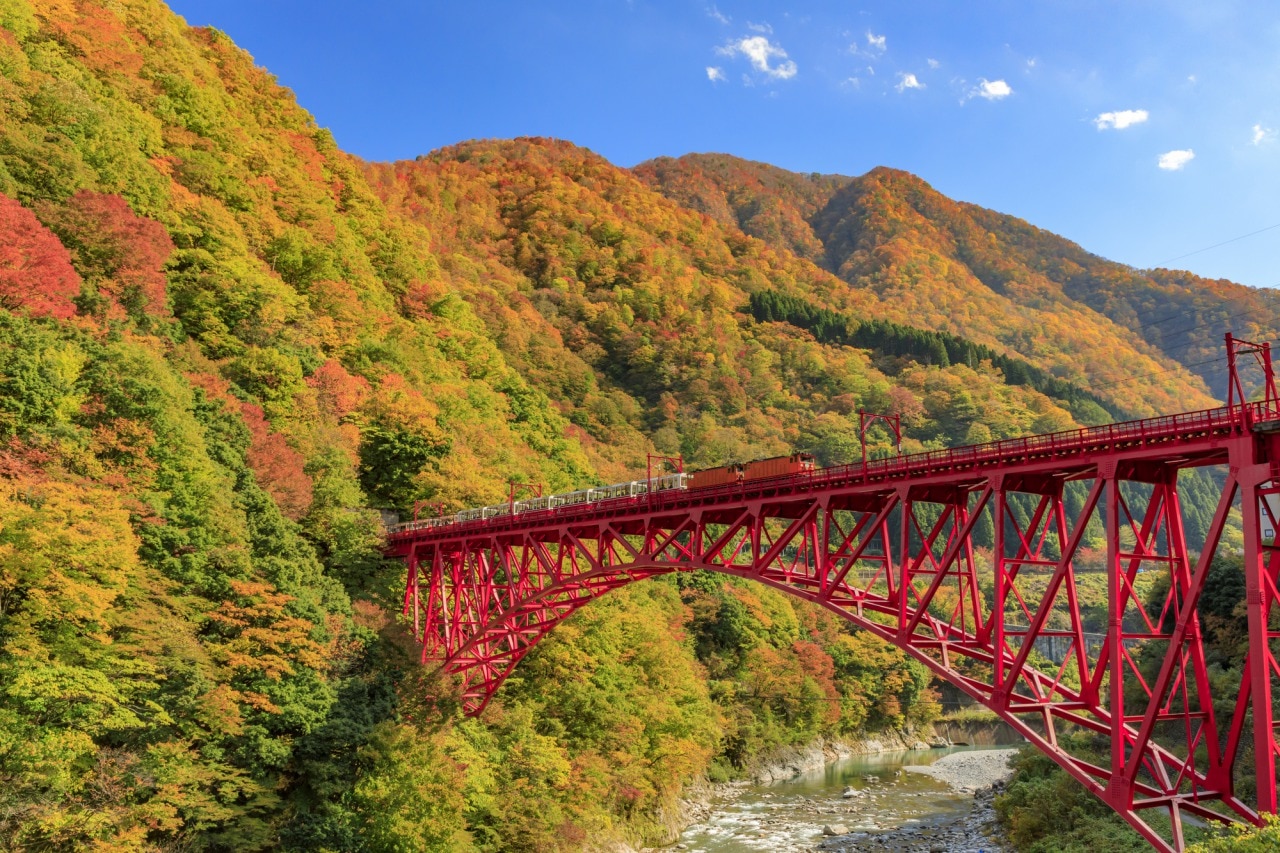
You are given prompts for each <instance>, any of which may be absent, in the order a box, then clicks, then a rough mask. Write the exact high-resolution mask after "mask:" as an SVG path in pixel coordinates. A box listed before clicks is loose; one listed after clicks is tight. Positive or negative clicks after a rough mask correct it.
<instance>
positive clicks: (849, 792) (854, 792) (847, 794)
mask: <svg viewBox="0 0 1280 853" xmlns="http://www.w3.org/2000/svg"><path fill="white" fill-rule="evenodd" d="M840 796H842V797H844V798H845V799H846V800H851V799H853V798H854V797H861V796H862V792H861V791H859V790H858V789H857V788H855V787H853V786H852V785H850V786H849V787H847V788H845V789H844V793H843V794H841V795H840Z"/></svg>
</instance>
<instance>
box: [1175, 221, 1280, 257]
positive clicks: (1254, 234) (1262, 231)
mask: <svg viewBox="0 0 1280 853" xmlns="http://www.w3.org/2000/svg"><path fill="white" fill-rule="evenodd" d="M1276 228H1280V222H1277V223H1276V224H1275V225H1268V226H1267V227H1266V228H1259V229H1258V230H1257V231H1250V232H1249V233H1248V234H1241V235H1240V236H1239V237H1232V238H1231V239H1230V240H1223V241H1222V242H1221V243H1214V244H1213V245H1212V246H1205V247H1204V248H1203V249H1196V250H1195V251H1194V252H1187V253H1186V254H1185V255H1178V257H1176V258H1170V259H1169V260H1167V261H1160V262H1159V263H1157V264H1156V266H1158V267H1162V266H1164V265H1165V264H1171V263H1173V262H1174V261H1180V260H1182V259H1183V258H1189V257H1191V256H1192V255H1198V254H1200V253H1201V252H1207V251H1209V250H1210V249H1216V248H1218V247H1219V246H1225V245H1227V244H1228V243H1234V242H1236V241H1237V240H1243V239H1245V238H1246V237H1256V236H1257V235H1259V234H1262V233H1264V232H1267V231H1272V230H1274V229H1276Z"/></svg>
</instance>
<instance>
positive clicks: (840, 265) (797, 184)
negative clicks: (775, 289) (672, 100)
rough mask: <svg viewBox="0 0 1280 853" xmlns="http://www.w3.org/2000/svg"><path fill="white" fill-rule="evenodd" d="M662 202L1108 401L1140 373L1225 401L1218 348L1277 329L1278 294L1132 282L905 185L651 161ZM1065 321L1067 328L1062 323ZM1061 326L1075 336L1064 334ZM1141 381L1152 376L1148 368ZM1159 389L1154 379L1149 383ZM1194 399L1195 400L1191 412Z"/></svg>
mask: <svg viewBox="0 0 1280 853" xmlns="http://www.w3.org/2000/svg"><path fill="white" fill-rule="evenodd" d="M634 171H635V173H636V174H637V175H639V176H640V177H641V178H642V179H643V180H645V181H646V182H647V183H648V184H650V185H651V186H654V187H657V188H658V189H660V190H661V191H662V192H663V193H664V194H665V195H667V196H668V197H669V198H671V199H673V200H675V201H678V202H680V203H681V204H683V205H686V206H688V207H690V208H692V209H695V210H699V211H701V212H704V213H706V214H707V215H709V216H711V217H713V218H714V219H716V220H717V221H718V222H721V223H725V224H729V225H733V226H736V227H738V228H741V229H742V230H743V231H744V232H746V233H747V234H750V235H752V236H754V237H757V238H759V239H761V240H763V241H765V242H767V243H769V244H770V245H773V246H776V247H780V248H786V249H789V250H791V251H793V252H795V253H796V254H798V255H801V256H803V257H806V258H808V259H810V260H812V261H814V262H815V263H816V264H818V265H820V266H822V267H823V268H824V269H827V270H829V271H831V272H833V273H835V274H837V275H839V276H840V277H841V278H842V279H844V280H845V281H847V282H848V283H849V284H851V285H854V286H855V287H857V288H859V289H869V290H872V291H874V292H875V293H877V294H878V295H879V296H880V297H881V299H882V300H883V301H884V302H885V303H886V304H887V305H891V306H893V308H892V309H891V310H895V311H905V312H906V313H903V314H901V315H900V316H910V317H914V318H917V321H919V320H923V321H924V322H925V324H927V325H928V326H929V327H930V328H936V329H941V330H945V331H949V332H953V333H955V334H959V335H965V336H968V337H971V338H974V339H975V340H977V341H979V342H981V343H987V344H997V343H998V344H1001V345H1003V346H1004V347H1007V348H1009V349H1011V350H1013V351H1014V352H1017V353H1021V354H1022V355H1024V356H1027V357H1029V358H1031V359H1033V360H1035V361H1036V362H1037V363H1040V364H1041V365H1042V366H1044V367H1046V368H1050V369H1055V370H1057V371H1059V372H1061V373H1062V375H1064V376H1073V377H1075V378H1079V377H1080V375H1081V374H1080V373H1072V368H1071V363H1072V361H1074V360H1077V359H1079V358H1080V357H1081V356H1082V355H1086V354H1087V353H1088V352H1089V351H1090V350H1091V349H1092V348H1093V347H1095V346H1101V347H1102V348H1103V352H1101V353H1100V354H1099V355H1098V357H1097V358H1095V359H1091V360H1090V361H1088V362H1087V363H1084V364H1082V365H1081V366H1082V368H1083V372H1084V374H1087V376H1088V379H1087V381H1085V382H1083V384H1084V385H1086V386H1087V387H1089V388H1092V389H1096V390H1097V391H1098V393H1100V394H1104V395H1105V394H1107V393H1108V392H1112V393H1114V390H1113V389H1114V388H1116V387H1117V386H1118V385H1121V384H1123V385H1124V386H1125V387H1126V391H1125V392H1124V393H1127V388H1128V387H1131V385H1132V383H1128V382H1124V381H1123V380H1125V379H1127V378H1128V377H1129V376H1134V375H1144V376H1145V375H1147V374H1149V373H1150V372H1151V370H1150V369H1149V367H1150V365H1149V363H1146V362H1143V363H1138V362H1132V361H1128V360H1127V359H1129V358H1130V357H1131V356H1130V353H1129V352H1128V351H1127V350H1126V347H1128V346H1132V347H1134V348H1135V349H1137V350H1138V351H1140V352H1143V353H1146V354H1150V355H1156V356H1157V357H1161V356H1162V357H1163V362H1162V363H1164V364H1165V365H1166V366H1167V365H1171V364H1173V363H1181V364H1183V365H1186V366H1187V369H1188V370H1190V371H1192V372H1194V373H1195V374H1197V375H1198V376H1200V377H1201V378H1202V379H1203V380H1204V381H1205V382H1206V383H1207V384H1208V386H1209V388H1210V390H1211V393H1212V394H1213V395H1215V396H1217V397H1221V396H1223V395H1224V394H1225V393H1226V380H1225V371H1224V370H1223V366H1222V364H1221V363H1220V362H1211V363H1207V362H1210V360H1212V359H1215V358H1217V357H1220V356H1221V355H1222V354H1223V351H1222V334H1223V332H1224V331H1225V330H1227V329H1228V328H1230V329H1233V330H1234V331H1235V332H1236V334H1237V335H1239V336H1240V337H1246V338H1247V337H1250V336H1255V335H1256V336H1263V337H1265V336H1268V335H1271V334H1274V332H1275V330H1276V329H1277V328H1280V293H1277V291H1275V290H1257V289H1254V288H1250V287H1245V286H1243V285H1239V284H1235V283H1232V282H1229V281H1211V280H1208V279H1204V278H1200V277H1198V276H1194V275H1191V274H1190V273H1185V272H1180V271H1176V270H1167V269H1156V270H1134V269H1132V268H1130V267H1126V266H1123V265H1121V264H1116V263H1113V262H1111V261H1107V260H1105V259H1103V258H1099V257H1097V256H1096V255H1091V254H1089V253H1088V252H1086V251H1085V250H1084V249H1082V248H1081V247H1079V246H1077V245H1075V244H1074V243H1072V242H1070V241H1069V240H1065V239H1063V238H1061V237H1058V236H1057V235H1054V234H1051V233H1049V232H1047V231H1043V230H1041V229H1039V228H1036V227H1035V226H1033V225H1031V224H1029V223H1027V222H1025V221H1023V220H1020V219H1017V218H1015V217H1012V216H1006V215H1004V214H1000V213H996V212H995V211H992V210H986V209H984V208H981V207H977V206H976V205H972V204H964V203H961V202H955V201H952V200H950V199H948V198H946V197H944V196H942V195H941V194H939V193H938V192H936V191H934V190H933V189H932V188H931V187H930V186H929V185H928V184H926V183H925V182H924V181H922V180H920V179H919V178H917V177H915V176H914V175H910V174H907V173H905V172H900V171H897V170H893V169H885V168H878V169H873V170H872V171H870V172H868V173H867V174H865V175H863V176H861V177H857V178H846V177H840V176H832V175H816V174H815V175H799V174H795V173H792V172H786V171H784V170H781V169H778V168H776V167H774V166H769V165H766V164H762V163H754V162H750V161H746V160H741V159H738V158H736V157H730V156H727V155H723V154H690V155H686V156H684V157H680V158H678V159H673V158H669V157H662V158H658V159H656V160H652V161H650V162H648V163H643V164H641V165H640V166H638V167H636V169H635V170H634ZM1064 321H1067V322H1065V323H1064ZM1064 325H1066V326H1070V327H1071V329H1073V330H1075V332H1076V334H1074V335H1071V336H1070V337H1068V336H1066V335H1065V334H1063V329H1062V327H1063V326H1064ZM1152 369H1154V368H1152ZM1148 381H1151V382H1156V383H1159V382H1161V381H1163V377H1150V379H1149V380H1148ZM1200 399H1202V398H1200Z"/></svg>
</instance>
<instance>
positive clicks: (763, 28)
mask: <svg viewBox="0 0 1280 853" xmlns="http://www.w3.org/2000/svg"><path fill="white" fill-rule="evenodd" d="M747 29H749V30H751V31H752V32H753V33H764V34H765V35H767V36H771V35H773V27H771V26H769V25H768V24H753V23H751V22H750V21H747Z"/></svg>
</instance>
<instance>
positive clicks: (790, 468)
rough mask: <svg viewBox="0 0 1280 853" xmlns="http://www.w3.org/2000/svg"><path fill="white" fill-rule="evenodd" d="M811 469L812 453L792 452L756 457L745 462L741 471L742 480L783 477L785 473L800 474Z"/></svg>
mask: <svg viewBox="0 0 1280 853" xmlns="http://www.w3.org/2000/svg"><path fill="white" fill-rule="evenodd" d="M812 470H813V454H812V453H793V454H791V455H790V456H775V457H773V458H772V459H757V460H755V461H754V462H748V463H747V464H746V470H744V471H743V472H742V479H744V480H759V479H761V478H764V477H784V476H786V475H787V474H802V473H804V472H805V471H812Z"/></svg>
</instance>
